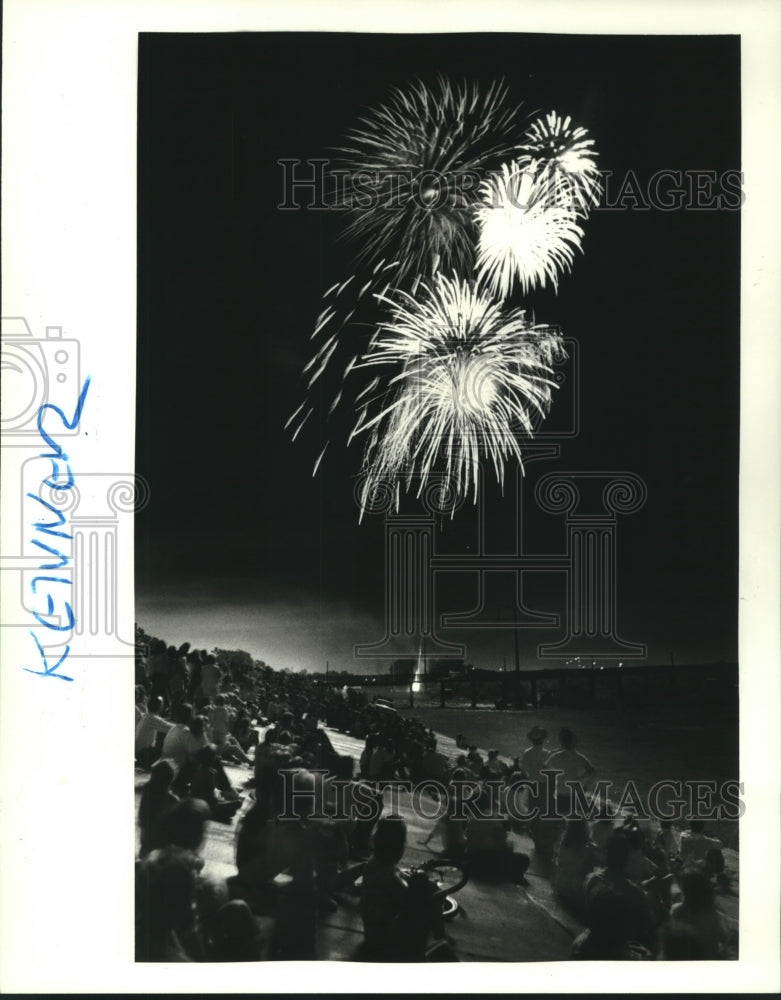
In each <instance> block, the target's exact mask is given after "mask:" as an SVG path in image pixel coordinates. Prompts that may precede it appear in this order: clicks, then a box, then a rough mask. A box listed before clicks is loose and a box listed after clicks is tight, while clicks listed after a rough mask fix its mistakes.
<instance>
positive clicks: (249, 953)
mask: <svg viewBox="0 0 781 1000" xmlns="http://www.w3.org/2000/svg"><path fill="white" fill-rule="evenodd" d="M213 923H214V926H213V929H212V932H211V935H210V949H209V960H210V961H212V962H257V961H259V960H260V958H261V957H262V955H261V951H262V945H263V939H262V938H261V935H260V930H259V928H258V924H257V921H256V920H255V917H254V916H253V915H252V911H251V910H250V908H249V906H247V904H246V903H245V902H244V901H243V900H240V899H234V900H231V901H230V902H229V903H226V904H225V905H224V906H222V907H221V908H220V909H219V910H218V911H217V914H216V917H215V919H214V922H213Z"/></svg>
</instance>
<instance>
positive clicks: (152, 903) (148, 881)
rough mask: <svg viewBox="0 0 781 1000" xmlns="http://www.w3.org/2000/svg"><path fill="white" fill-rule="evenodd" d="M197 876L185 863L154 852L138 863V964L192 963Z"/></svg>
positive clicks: (169, 855)
mask: <svg viewBox="0 0 781 1000" xmlns="http://www.w3.org/2000/svg"><path fill="white" fill-rule="evenodd" d="M196 882H197V875H196V872H195V871H194V869H193V868H192V866H191V865H189V864H188V863H187V861H186V859H184V858H182V857H180V856H177V855H175V854H162V853H160V852H158V851H155V852H154V854H152V856H151V857H149V858H144V859H143V860H141V861H139V862H137V863H136V961H137V962H192V961H194V960H195V959H194V958H193V956H192V955H191V954H190V953H189V952H188V950H187V948H186V947H185V943H184V942H185V941H187V940H188V939H189V938H191V936H192V935H193V933H194V932H196V931H197V926H196Z"/></svg>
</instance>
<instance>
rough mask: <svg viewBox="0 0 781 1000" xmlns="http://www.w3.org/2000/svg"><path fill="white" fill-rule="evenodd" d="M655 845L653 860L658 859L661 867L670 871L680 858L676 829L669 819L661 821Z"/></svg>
mask: <svg viewBox="0 0 781 1000" xmlns="http://www.w3.org/2000/svg"><path fill="white" fill-rule="evenodd" d="M653 847H654V854H653V856H652V860H654V861H656V862H657V863H658V864H659V867H660V868H662V869H664V870H665V871H670V870H671V869H672V868H673V867H675V866H676V864H677V862H678V861H679V860H680V854H679V850H678V842H677V841H676V839H675V830H674V829H673V825H672V823H671V821H670V820H669V819H663V820H660V821H659V829H658V830H657V832H656V836H655V837H654V842H653Z"/></svg>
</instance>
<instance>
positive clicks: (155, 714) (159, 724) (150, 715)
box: [136, 695, 174, 769]
mask: <svg viewBox="0 0 781 1000" xmlns="http://www.w3.org/2000/svg"><path fill="white" fill-rule="evenodd" d="M162 708H163V700H162V698H160V697H159V696H158V695H152V697H151V698H150V699H149V706H148V708H147V711H146V714H145V715H144V717H143V718H142V719H141V721H140V722H139V723H138V725H137V726H136V762H137V763H138V766H139V767H143V768H146V769H148V768H150V767H151V766H152V764H153V763H154V762H155V761H156V760H157V759H158V758H159V757H160V755H161V752H162V747H161V745H160V742H159V739H158V737H160V736H163V737H165V736H167V734H168V733H169V732H170V731H171V730H172V729H173V728H174V727H173V723H171V722H168V720H167V719H164V718H162V717H161V715H160V712H161V710H162ZM162 746H165V743H163V744H162Z"/></svg>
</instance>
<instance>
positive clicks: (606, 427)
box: [136, 33, 741, 670]
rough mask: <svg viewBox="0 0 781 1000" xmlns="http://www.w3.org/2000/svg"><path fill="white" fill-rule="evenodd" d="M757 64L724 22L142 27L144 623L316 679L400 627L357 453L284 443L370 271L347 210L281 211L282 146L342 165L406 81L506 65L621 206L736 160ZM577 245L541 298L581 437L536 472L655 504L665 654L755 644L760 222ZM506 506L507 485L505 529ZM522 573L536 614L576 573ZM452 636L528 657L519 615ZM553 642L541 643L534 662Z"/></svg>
mask: <svg viewBox="0 0 781 1000" xmlns="http://www.w3.org/2000/svg"><path fill="white" fill-rule="evenodd" d="M739 55H740V52H739V44H738V40H737V38H726V37H713V36H708V37H674V38H665V37H620V36H614V37H602V36H593V37H592V36H534V35H509V34H501V35H474V34H467V35H438V36H426V35H423V36H406V35H395V36H390V35H361V34H354V35H344V34H253V33H249V34H242V35H195V34H193V35H142V36H141V37H140V59H139V258H138V259H139V267H138V376H137V379H138V381H137V384H138V399H137V443H136V449H137V450H136V468H137V472H138V473H139V474H141V475H143V476H144V477H146V479H147V480H148V481H149V484H150V488H151V502H150V504H149V506H148V507H147V508H146V509H145V510H144V511H143V512H142V513H140V514H139V516H138V519H137V523H136V584H137V612H136V616H137V618H138V620H139V622H140V623H141V624H143V625H145V626H146V627H147V628H148V629H149V630H150V631H156V632H157V633H158V634H162V635H163V637H164V638H169V639H170V640H171V641H184V640H185V639H189V640H192V641H194V642H196V643H197V644H198V645H205V646H206V645H208V646H211V645H213V644H218V645H221V646H231V645H232V646H243V647H244V648H248V649H250V650H251V651H252V652H253V653H254V654H255V655H256V656H260V657H263V658H265V659H267V661H268V662H270V663H272V665H277V666H296V665H300V666H307V667H309V668H310V669H311V668H312V667H317V666H318V664H321V663H322V661H324V660H325V659H326V658H329V659H330V660H331V664H332V665H334V664H335V663H338V664H339V666H342V667H346V668H349V667H350V662H351V659H352V644H353V642H370V641H373V640H375V639H378V638H380V634H381V617H382V602H383V585H384V583H383V572H384V571H383V524H382V519H381V518H380V517H374V518H367V519H366V520H364V522H363V523H362V524H361V525H360V526H359V525H358V516H357V515H358V511H357V508H356V505H355V502H354V499H353V485H354V483H353V477H354V476H355V474H356V473H357V472H358V468H359V463H360V453H359V451H358V450H357V449H356V448H355V447H353V448H351V449H349V450H348V449H346V447H345V446H344V443H343V442H341V441H332V443H331V446H330V447H329V450H328V453H327V455H326V459H325V460H324V463H323V465H322V467H321V469H320V472H319V473H318V475H317V477H316V478H314V479H313V478H312V476H311V470H312V465H313V462H314V460H315V458H316V456H317V450H318V449H317V448H316V447H315V445H314V443H313V442H312V441H309V440H305V439H304V437H305V436H304V435H302V438H301V439H299V441H297V442H296V443H295V444H291V442H290V439H289V435H287V434H286V433H285V432H284V431H283V426H284V423H285V421H286V420H287V418H288V416H289V415H290V414H291V412H292V410H293V409H294V408H295V407H296V406H297V405H298V402H299V401H300V400H301V398H302V395H301V388H302V384H301V369H302V367H303V365H304V364H305V363H306V361H308V360H309V356H310V339H309V338H310V334H311V332H312V330H313V327H314V321H315V318H316V316H317V315H318V313H319V311H320V298H321V296H322V293H323V292H324V291H325V289H326V288H328V287H329V286H330V285H331V284H332V283H333V282H335V281H337V280H340V279H343V278H345V277H347V276H348V275H349V274H350V273H352V270H353V265H352V248H351V247H349V246H348V245H346V244H344V243H343V242H341V241H339V240H338V239H337V237H338V235H339V232H340V231H341V228H342V226H343V219H342V218H341V217H340V215H339V213H335V212H313V211H300V212H282V211H279V210H278V208H277V206H278V204H279V202H280V201H281V200H282V178H283V174H282V168H281V167H280V166H279V163H278V161H279V160H280V159H282V158H299V159H302V160H306V159H307V158H313V157H327V156H329V155H330V154H329V147H330V148H332V147H334V146H337V145H339V143H340V141H342V139H343V137H344V134H345V132H346V130H347V129H348V128H350V127H351V126H352V125H354V124H355V122H356V119H357V117H358V115H359V114H360V113H361V111H362V110H364V109H365V108H366V107H367V106H372V105H376V104H378V103H380V102H382V101H384V100H386V99H387V96H388V91H389V89H390V87H392V86H405V85H407V84H408V83H410V82H412V81H413V80H414V79H415V78H418V77H420V78H422V79H423V80H425V81H432V80H433V79H434V78H435V77H436V76H437V75H438V74H440V73H441V74H444V75H445V76H449V77H452V78H454V79H463V78H465V77H466V78H467V79H469V80H474V81H475V82H478V83H482V84H488V83H490V82H491V81H493V80H495V79H496V78H498V77H503V78H504V79H505V81H506V82H507V84H508V86H509V90H510V95H511V97H512V99H513V100H514V101H515V102H519V103H520V102H523V104H524V108H525V109H528V111H529V112H534V111H536V110H549V109H556V110H557V111H560V112H561V113H563V114H571V115H572V117H573V119H574V120H575V121H576V122H577V123H579V124H581V125H584V126H585V127H587V128H588V129H589V130H590V132H591V134H592V135H593V137H594V138H595V139H596V142H597V149H598V150H599V154H600V156H599V163H600V167H601V168H602V169H603V170H606V171H610V172H611V175H612V176H611V179H610V182H609V190H611V191H612V192H613V193H616V190H617V188H618V187H619V186H620V184H621V179H622V178H625V177H626V175H627V172H628V171H630V170H631V171H633V172H634V175H635V176H636V177H637V178H638V180H639V182H640V184H641V187H643V188H644V187H645V185H647V183H648V180H649V179H650V177H651V176H652V175H653V174H654V173H656V172H657V171H659V170H676V171H704V170H709V171H716V172H717V174H721V173H722V172H724V171H728V170H739V169H740V162H741V161H740V91H739V79H740V62H739ZM583 250H584V253H583V254H578V255H577V256H576V259H575V262H574V265H573V268H572V273H571V274H569V275H565V276H564V277H563V278H562V280H561V282H560V285H559V292H558V294H554V293H553V292H542V293H535V294H533V296H531V297H530V301H529V303H528V304H530V305H532V306H533V308H534V312H535V315H536V318H537V320H538V321H540V322H551V323H557V324H559V325H560V326H561V327H562V328H563V331H564V334H565V336H568V337H572V338H575V339H576V340H577V342H578V344H579V357H580V362H581V370H580V380H579V385H580V396H581V412H580V433H579V435H578V436H577V437H576V438H574V439H572V440H569V441H565V442H564V443H563V444H562V447H561V455H560V457H559V458H558V459H556V460H555V461H548V462H543V463H538V464H539V473H542V472H546V473H547V472H554V471H557V470H564V469H566V470H582V471H602V470H627V471H632V472H634V473H636V474H637V475H638V476H640V477H641V478H642V479H643V480H644V481H645V483H646V486H647V490H648V500H647V503H646V505H645V506H644V507H643V509H642V510H640V511H639V512H638V513H636V514H634V515H632V516H628V517H626V518H623V519H620V522H619V526H618V531H619V552H618V581H619V602H618V626H619V632H620V633H621V635H622V636H623V637H624V638H625V639H627V640H630V641H635V642H644V643H647V644H648V647H649V659H650V660H652V661H659V662H662V661H663V662H666V661H667V660H668V658H669V655H670V651H675V656H676V659H677V660H678V661H679V662H683V661H697V660H715V659H735V658H736V656H737V589H738V588H737V584H738V577H737V556H738V548H737V542H738V440H739V423H738V407H739V399H738V387H739V364H740V356H739V347H740V333H739V281H740V218H739V213H737V212H734V211H693V210H691V209H687V210H684V209H680V210H675V211H670V212H662V211H660V210H657V209H652V210H650V211H638V210H634V211H632V210H624V211H607V210H604V209H600V210H598V211H596V212H595V213H594V214H593V215H592V217H591V218H590V220H589V221H588V223H587V224H586V236H585V239H584V243H583ZM514 304H519V302H518V301H515V300H514ZM561 406H562V407H565V406H566V403H562V404H561ZM551 419H553V417H552V418H551ZM543 466H544V468H543ZM528 473H529V475H528V485H533V482H534V479H535V477H536V476H537V475H538V474H539V473H538V471H537V466H536V465H535V466H530V467H529V470H528ZM509 505H510V501H509V500H505V501H500V500H498V499H496V498H495V499H494V500H492V501H491V519H492V521H493V519H494V518H495V520H496V522H497V523H499V522H501V521H502V519H503V518H506V517H507V511H508V509H510V508H509ZM529 506H530V507H531V505H529ZM473 513H474V512H472V513H471V514H470V511H469V510H468V509H467V508H464V509H462V511H460V512H459V513H458V514H457V515H456V517H455V519H454V520H453V521H452V522H451V521H449V520H447V519H446V520H445V521H444V522H443V523H442V524H441V525H440V526H438V529H437V531H438V542H441V545H442V546H443V548H447V546H448V545H453V544H455V545H456V547H458V545H463V546H466V545H467V544H469V543H468V541H467V539H468V538H469V537H470V535H469V532H470V531H471V527H470V526H471V523H472V520H471V519H472V516H473ZM562 531H563V529H562V528H561V523H560V521H557V520H556V519H555V518H551V517H549V516H546V515H540V514H539V512H538V511H533V510H531V509H530V510H529V521H528V522H527V538H526V545H527V548H528V549H529V550H531V551H535V550H536V551H544V550H546V549H548V550H554V549H556V550H560V549H561V546H562V545H563V539H564V535H563V533H562ZM527 580H528V592H527V603H529V604H532V605H533V606H535V607H537V608H538V609H539V610H552V611H557V612H561V611H562V610H563V600H564V596H563V589H562V585H561V580H560V579H559V578H558V577H553V576H544V577H538V578H536V579H532V578H530V577H529V578H527ZM557 581H558V582H557ZM459 586H461V587H462V591H459V590H458V587H455V586H454V587H452V588H450V589H448V587H447V586H445V587H444V589H443V591H442V593H441V594H440V595H439V596H440V598H441V600H440V603H439V605H438V611H440V612H449V611H459V610H467V609H468V608H469V606H470V605H471V604H472V603H473V601H474V593H473V592H471V596H470V589H469V588H470V587H472V586H473V579H472V578H471V577H469V578H468V579H467V580H465V579H463V578H461V579H460V580H459ZM443 634H444V633H443ZM451 638H453V639H455V640H456V641H466V642H467V643H468V644H469V646H468V649H469V657H470V658H471V659H472V660H473V661H474V662H476V663H480V665H484V666H496V665H497V663H500V662H501V659H502V657H503V656H507V657H508V659H511V658H512V656H513V643H512V633H511V632H509V631H506V630H505V631H501V632H500V631H493V632H492V631H490V630H489V631H487V632H481V633H475V632H472V633H470V634H463V633H461V634H458V635H455V636H452V637H451ZM556 638H558V634H556V633H554V632H542V631H535V630H529V631H526V632H523V633H522V639H521V645H522V663H523V665H524V666H531V665H533V664H534V662H535V649H536V645H537V643H538V642H542V641H547V642H550V641H555V639H556ZM377 668H378V669H382V670H384V669H386V667H384V666H382V665H381V664H378V665H377ZM361 669H366V665H365V661H364V662H363V663H362V665H361Z"/></svg>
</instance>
